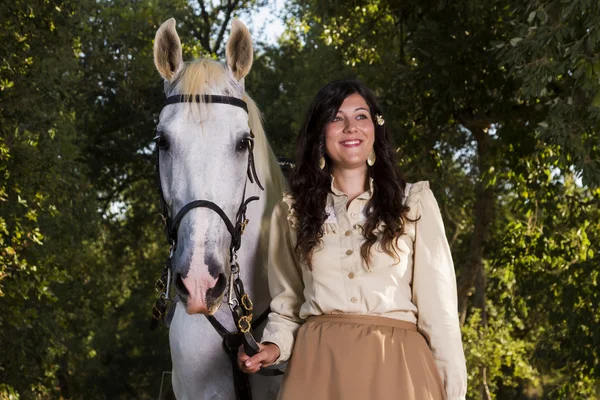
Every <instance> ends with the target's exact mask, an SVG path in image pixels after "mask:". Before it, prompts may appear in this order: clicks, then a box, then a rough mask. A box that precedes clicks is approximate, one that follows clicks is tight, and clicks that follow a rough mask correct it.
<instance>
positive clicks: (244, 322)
mask: <svg viewBox="0 0 600 400" xmlns="http://www.w3.org/2000/svg"><path fill="white" fill-rule="evenodd" d="M238 328H240V332H242V333H248V332H250V329H252V314H250V315H243V316H241V317H240V319H239V321H238Z"/></svg>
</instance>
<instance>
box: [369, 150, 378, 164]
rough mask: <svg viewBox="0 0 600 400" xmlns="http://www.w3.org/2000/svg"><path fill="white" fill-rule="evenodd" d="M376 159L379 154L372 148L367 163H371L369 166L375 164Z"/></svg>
mask: <svg viewBox="0 0 600 400" xmlns="http://www.w3.org/2000/svg"><path fill="white" fill-rule="evenodd" d="M375 161H377V155H376V154H375V150H371V152H370V153H369V157H367V164H369V167H372V166H373V165H375Z"/></svg>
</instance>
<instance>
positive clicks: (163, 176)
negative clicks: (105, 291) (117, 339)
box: [154, 18, 260, 314]
mask: <svg viewBox="0 0 600 400" xmlns="http://www.w3.org/2000/svg"><path fill="white" fill-rule="evenodd" d="M226 55H227V61H226V63H225V64H222V63H219V62H217V61H214V60H210V59H199V60H194V61H191V62H186V63H184V62H183V59H182V49H181V41H180V39H179V36H178V34H177V31H176V29H175V20H174V19H172V18H171V19H169V20H168V21H166V22H165V23H163V24H162V26H161V27H160V28H159V29H158V31H157V33H156V38H155V42H154V63H155V65H156V68H157V69H158V71H159V73H160V75H161V76H162V77H163V79H164V88H165V94H166V96H167V98H168V99H171V98H175V99H178V98H177V97H174V96H180V95H183V96H184V97H181V99H179V100H177V101H175V102H169V101H167V103H166V105H165V107H164V108H163V110H162V111H161V113H160V119H159V123H158V126H157V146H158V148H157V151H158V154H159V165H158V168H159V176H160V186H161V190H162V194H163V199H164V203H165V205H166V207H165V208H166V210H167V212H168V214H169V217H170V219H171V220H173V219H176V218H175V217H176V215H177V214H178V213H179V212H180V211H181V210H182V209H184V211H183V212H182V214H183V216H182V218H181V220H180V221H179V223H178V224H176V226H175V229H174V230H173V236H172V240H173V242H174V244H175V246H174V249H173V255H172V259H171V260H172V271H173V282H174V287H175V289H176V291H177V294H178V295H179V297H180V298H181V300H182V302H183V304H185V306H186V311H187V313H188V314H197V313H201V314H214V313H215V312H216V311H217V309H218V308H219V306H220V305H221V303H222V299H223V296H224V294H225V292H226V289H227V283H228V278H229V275H230V262H229V261H230V246H231V241H232V234H231V226H229V227H228V224H227V221H226V220H227V219H228V220H229V221H231V222H232V223H233V224H235V221H236V218H237V216H236V214H237V213H238V210H239V209H240V206H241V204H242V202H243V199H244V198H245V196H246V186H248V185H253V183H252V182H248V181H247V179H248V168H249V165H250V164H251V161H252V154H251V152H252V149H253V145H254V144H253V140H254V137H253V134H252V130H251V129H250V126H251V125H252V123H253V122H252V119H255V120H256V119H258V120H259V121H260V117H259V115H258V111H253V110H254V109H255V107H254V108H252V109H251V110H250V115H249V112H248V109H247V108H246V104H247V103H248V101H251V100H249V99H248V98H247V96H246V95H245V89H244V77H245V76H246V75H247V74H248V72H249V71H250V67H251V65H252V59H253V49H252V39H251V36H250V33H249V31H248V29H247V28H246V26H245V25H244V24H243V23H241V22H240V21H238V20H234V21H233V23H232V31H231V36H230V38H229V41H228V42H227V47H226ZM207 95H208V96H212V97H203V96H207ZM211 98H219V99H221V101H211V100H210V99H211ZM207 99H208V100H207ZM223 99H225V100H226V101H223ZM236 99H238V100H239V101H238V102H236V101H235V100H236ZM242 100H245V101H242ZM240 105H241V106H240ZM252 105H253V103H252ZM253 114H256V115H253ZM255 122H256V121H255ZM259 123H260V122H259ZM246 197H247V196H246ZM198 200H204V201H206V202H212V203H213V204H214V205H216V206H217V208H219V209H220V210H221V213H219V212H217V211H216V210H215V209H211V208H210V207H204V206H200V207H194V208H191V209H189V211H188V210H187V207H186V205H189V204H191V203H193V202H197V201H198ZM221 214H222V215H221ZM224 216H225V217H226V218H225V217H224Z"/></svg>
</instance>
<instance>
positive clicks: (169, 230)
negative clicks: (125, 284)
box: [150, 94, 281, 400]
mask: <svg viewBox="0 0 600 400" xmlns="http://www.w3.org/2000/svg"><path fill="white" fill-rule="evenodd" d="M192 102H195V103H205V104H215V103H216V104H227V105H231V106H234V107H239V108H241V109H243V110H244V111H246V113H248V106H247V105H246V102H244V101H243V100H241V99H239V98H237V97H231V96H220V95H196V96H191V95H185V94H182V95H175V96H170V97H168V98H167V99H166V101H165V106H167V105H170V104H177V103H192ZM155 139H158V137H156V138H155ZM253 139H254V134H253V133H252V131H251V132H250V142H249V146H248V167H247V176H248V179H247V180H246V181H245V183H244V191H243V194H242V201H241V202H240V206H239V209H238V211H237V213H236V216H235V223H234V222H232V221H231V220H230V219H229V217H228V216H227V214H225V212H224V211H223V209H222V208H221V207H219V206H218V205H217V204H215V203H214V202H212V201H210V200H194V201H191V202H190V203H187V204H186V205H185V206H183V207H182V208H181V210H179V212H177V214H176V215H175V217H174V218H171V210H170V207H169V205H168V204H167V202H166V201H165V197H164V194H163V190H162V184H161V179H160V165H159V155H160V149H159V146H158V143H157V146H156V154H157V156H156V171H157V179H158V192H159V196H160V202H161V216H162V219H163V222H164V224H165V231H166V235H167V241H168V242H169V244H170V246H171V249H170V254H169V257H168V259H167V261H166V263H165V267H164V268H163V273H162V276H161V279H159V280H158V281H157V282H156V289H157V290H158V291H159V293H160V295H159V298H158V300H157V301H156V303H155V304H154V307H153V308H152V322H151V325H150V328H151V329H155V328H156V326H157V325H158V322H159V321H163V322H165V317H167V307H168V304H169V303H171V304H172V303H173V302H174V301H176V300H174V299H171V298H170V296H169V292H170V286H171V278H172V276H173V273H172V258H173V254H174V252H175V249H176V248H177V230H178V229H179V224H180V223H181V220H182V219H183V217H185V215H186V214H187V213H188V212H190V211H191V210H193V209H195V208H208V209H210V210H212V211H214V212H215V213H216V214H217V215H219V217H221V220H222V221H223V222H224V223H225V226H226V227H227V231H228V232H229V234H230V235H231V243H230V245H229V265H230V273H229V280H228V285H227V286H228V293H227V304H228V305H229V308H230V310H231V313H232V316H233V320H234V322H235V326H236V328H237V332H229V331H228V330H227V329H226V328H225V327H224V326H223V325H222V324H221V323H220V322H219V321H218V320H217V319H216V318H215V317H214V316H212V315H208V316H206V318H207V319H208V320H209V322H210V323H211V325H212V326H213V327H214V328H215V330H216V331H217V333H219V335H220V336H221V337H222V339H223V347H224V349H225V350H226V352H227V354H228V355H229V358H230V360H231V362H232V367H233V375H234V386H235V391H236V397H237V398H238V399H240V400H242V399H243V400H249V399H251V394H250V385H249V382H248V376H247V375H246V374H244V373H243V372H242V371H241V370H240V369H239V368H238V365H237V352H238V348H239V346H240V345H244V349H245V351H246V354H248V355H250V356H252V355H254V354H256V353H257V352H258V350H259V347H258V344H257V342H256V340H255V338H254V336H252V329H253V328H254V327H256V326H258V325H260V323H262V322H263V321H264V320H265V319H266V317H267V316H268V314H269V312H270V309H267V310H265V312H263V313H262V314H261V316H260V317H259V318H257V319H256V320H253V309H254V306H253V303H252V301H251V300H250V297H249V296H248V294H247V293H246V292H245V290H244V285H243V282H242V280H241V279H240V268H239V265H238V262H237V252H238V250H239V249H240V246H241V240H242V235H243V233H244V229H245V227H246V225H247V224H248V219H247V218H246V210H247V207H248V204H249V203H250V202H252V201H255V200H258V199H259V197H258V196H251V197H249V198H247V199H246V185H247V183H248V180H249V181H250V182H251V183H256V184H257V186H258V187H259V188H260V189H261V190H264V187H263V186H262V184H261V183H260V180H259V179H258V175H257V173H256V167H255V165H254V154H253V150H254V141H253ZM261 372H262V374H263V375H279V374H281V371H278V370H261Z"/></svg>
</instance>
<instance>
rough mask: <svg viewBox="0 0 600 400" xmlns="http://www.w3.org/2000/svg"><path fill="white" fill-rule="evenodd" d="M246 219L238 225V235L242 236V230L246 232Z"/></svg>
mask: <svg viewBox="0 0 600 400" xmlns="http://www.w3.org/2000/svg"><path fill="white" fill-rule="evenodd" d="M248 222H249V220H248V218H246V219H245V220H244V221H243V222H242V223H241V224H240V234H241V235H243V234H244V230H246V226H247V225H248Z"/></svg>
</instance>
